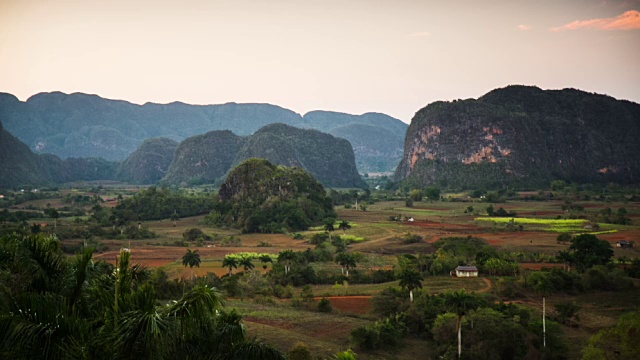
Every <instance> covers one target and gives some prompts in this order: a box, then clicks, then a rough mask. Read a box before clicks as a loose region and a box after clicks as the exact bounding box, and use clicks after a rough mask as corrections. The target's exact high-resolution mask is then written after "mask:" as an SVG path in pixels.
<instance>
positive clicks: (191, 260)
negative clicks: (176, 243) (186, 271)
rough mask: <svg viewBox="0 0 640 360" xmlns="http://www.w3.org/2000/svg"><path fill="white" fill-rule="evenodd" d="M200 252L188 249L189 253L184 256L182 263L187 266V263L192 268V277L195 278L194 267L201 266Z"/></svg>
mask: <svg viewBox="0 0 640 360" xmlns="http://www.w3.org/2000/svg"><path fill="white" fill-rule="evenodd" d="M201 262H202V261H201V260H200V254H198V250H193V251H191V249H187V253H186V254H184V255H183V256H182V265H184V267H187V265H188V266H189V267H190V268H191V278H192V279H193V267H194V266H195V267H200V263H201Z"/></svg>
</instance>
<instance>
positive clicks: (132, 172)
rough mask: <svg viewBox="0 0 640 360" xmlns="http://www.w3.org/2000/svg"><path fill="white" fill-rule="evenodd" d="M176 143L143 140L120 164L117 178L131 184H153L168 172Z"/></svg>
mask: <svg viewBox="0 0 640 360" xmlns="http://www.w3.org/2000/svg"><path fill="white" fill-rule="evenodd" d="M177 148H178V142H177V141H174V140H171V139H167V138H154V139H149V140H145V142H143V143H142V145H140V147H139V148H138V149H136V151H134V152H133V154H131V155H129V157H128V158H127V159H126V160H125V161H123V162H122V163H121V164H120V167H119V168H118V175H117V178H118V179H119V180H122V181H126V182H128V183H133V184H155V183H157V182H158V181H160V179H162V178H163V177H164V176H165V175H167V172H168V170H169V165H170V164H171V161H173V155H174V153H175V152H176V149H177Z"/></svg>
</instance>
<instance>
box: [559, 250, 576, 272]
mask: <svg viewBox="0 0 640 360" xmlns="http://www.w3.org/2000/svg"><path fill="white" fill-rule="evenodd" d="M556 258H557V259H558V260H559V261H560V262H562V263H563V264H567V265H568V267H567V270H571V264H573V263H574V262H575V259H574V257H573V254H572V253H571V252H569V251H559V252H558V255H556Z"/></svg>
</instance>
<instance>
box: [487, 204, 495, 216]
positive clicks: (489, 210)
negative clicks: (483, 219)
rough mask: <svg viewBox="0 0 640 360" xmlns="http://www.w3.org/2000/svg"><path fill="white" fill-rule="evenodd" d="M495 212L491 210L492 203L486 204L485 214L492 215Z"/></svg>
mask: <svg viewBox="0 0 640 360" xmlns="http://www.w3.org/2000/svg"><path fill="white" fill-rule="evenodd" d="M494 214H495V213H494V211H493V205H489V206H487V215H489V216H493V215H494Z"/></svg>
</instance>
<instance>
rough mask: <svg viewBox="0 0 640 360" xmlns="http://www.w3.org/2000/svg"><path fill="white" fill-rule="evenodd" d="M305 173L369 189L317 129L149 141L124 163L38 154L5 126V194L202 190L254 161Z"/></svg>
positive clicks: (1, 135)
mask: <svg viewBox="0 0 640 360" xmlns="http://www.w3.org/2000/svg"><path fill="white" fill-rule="evenodd" d="M254 157H259V158H265V159H268V160H269V161H271V162H272V163H273V164H276V165H285V166H288V167H299V168H303V169H305V170H306V171H308V172H309V173H311V174H312V175H313V176H314V177H315V178H316V179H318V181H320V182H321V183H322V184H324V185H326V186H331V187H365V186H366V184H365V183H364V182H363V181H362V179H361V178H360V175H359V174H358V171H357V169H356V165H355V158H354V154H353V149H352V147H351V144H350V143H349V142H348V141H347V140H345V139H340V138H336V137H334V136H332V135H330V134H325V133H322V132H320V131H317V130H313V129H298V128H295V127H292V126H289V125H285V124H270V125H267V126H265V127H263V128H262V129H260V130H258V131H257V132H256V133H255V134H253V135H248V136H238V135H236V134H234V133H232V132H231V131H228V130H216V131H210V132H208V133H206V134H202V135H196V136H192V137H189V138H187V139H185V140H184V141H182V142H180V143H178V142H176V141H174V140H171V139H167V138H153V139H149V140H146V141H145V142H144V143H143V144H142V145H141V146H140V147H139V148H138V149H136V150H135V151H134V152H133V153H132V154H131V155H130V156H129V157H127V159H125V160H124V161H122V162H113V161H107V160H104V159H102V158H67V159H64V160H63V159H60V158H59V157H58V156H56V155H52V154H35V153H33V152H32V151H31V150H30V149H29V147H28V146H26V145H25V144H24V143H22V142H21V141H20V140H18V139H17V138H15V137H14V136H13V135H11V134H10V133H9V132H8V131H6V129H4V128H2V125H1V123H0V164H2V167H3V171H2V172H0V188H11V187H18V186H25V185H31V186H39V185H44V184H53V183H63V182H70V181H76V180H119V181H125V182H129V183H134V184H156V183H159V182H162V183H163V184H167V185H181V186H186V185H196V184H211V183H221V182H222V180H224V178H225V176H226V174H227V173H228V172H229V171H230V170H231V169H232V168H233V167H235V166H236V165H238V164H240V163H241V162H242V161H244V160H246V159H249V158H254Z"/></svg>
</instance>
